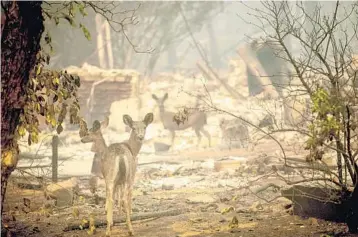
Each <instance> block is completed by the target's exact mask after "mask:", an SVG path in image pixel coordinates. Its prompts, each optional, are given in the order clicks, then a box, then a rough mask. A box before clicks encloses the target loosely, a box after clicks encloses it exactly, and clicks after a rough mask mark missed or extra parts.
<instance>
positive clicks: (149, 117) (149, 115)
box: [143, 113, 154, 126]
mask: <svg viewBox="0 0 358 237" xmlns="http://www.w3.org/2000/svg"><path fill="white" fill-rule="evenodd" d="M153 118H154V115H153V113H147V115H146V116H145V117H144V120H143V122H144V123H145V125H147V126H148V125H149V124H150V123H152V122H153Z"/></svg>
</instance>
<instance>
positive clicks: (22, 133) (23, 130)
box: [18, 126, 26, 137]
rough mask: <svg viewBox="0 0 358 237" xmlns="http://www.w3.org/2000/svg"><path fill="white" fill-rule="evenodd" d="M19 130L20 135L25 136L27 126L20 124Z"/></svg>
mask: <svg viewBox="0 0 358 237" xmlns="http://www.w3.org/2000/svg"><path fill="white" fill-rule="evenodd" d="M18 132H19V135H20V136H21V137H23V136H24V135H25V133H26V129H25V127H23V126H20V127H19V128H18Z"/></svg>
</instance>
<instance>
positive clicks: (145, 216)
mask: <svg viewBox="0 0 358 237" xmlns="http://www.w3.org/2000/svg"><path fill="white" fill-rule="evenodd" d="M188 210H189V209H180V210H168V211H162V212H149V213H139V214H135V215H132V217H131V220H132V221H139V220H145V219H152V218H160V217H165V216H177V215H180V214H182V213H186V212H188ZM125 222H126V218H125V217H121V218H113V225H116V224H121V223H125ZM103 226H107V220H106V219H105V218H102V219H98V220H95V227H96V228H98V227H103ZM88 228H89V223H88V222H87V223H86V224H83V222H75V223H73V224H70V225H68V226H67V227H66V228H65V229H64V230H63V231H64V232H68V231H73V230H83V229H88Z"/></svg>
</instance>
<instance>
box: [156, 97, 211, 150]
mask: <svg viewBox="0 0 358 237" xmlns="http://www.w3.org/2000/svg"><path fill="white" fill-rule="evenodd" d="M152 98H153V99H154V100H155V101H156V103H157V105H158V107H159V116H160V120H161V122H162V124H163V126H164V129H167V130H169V131H170V133H171V137H172V139H171V147H170V149H171V150H173V146H174V139H175V131H179V130H185V129H188V128H190V127H191V128H193V130H194V131H195V134H196V136H197V138H198V143H197V147H199V144H200V142H201V133H203V134H204V135H205V136H206V137H207V138H208V140H209V147H211V136H210V134H209V132H208V131H206V130H205V129H204V126H205V125H206V124H207V115H206V114H205V113H204V112H202V111H195V112H194V113H192V114H191V115H190V116H189V117H188V120H186V121H184V123H181V124H179V125H178V124H177V123H176V122H175V121H174V120H173V118H174V115H175V113H174V112H171V111H167V110H166V109H165V106H164V102H165V101H166V100H167V99H168V93H165V95H164V96H163V97H162V98H158V97H157V96H156V95H155V94H152ZM197 104H198V103H197Z"/></svg>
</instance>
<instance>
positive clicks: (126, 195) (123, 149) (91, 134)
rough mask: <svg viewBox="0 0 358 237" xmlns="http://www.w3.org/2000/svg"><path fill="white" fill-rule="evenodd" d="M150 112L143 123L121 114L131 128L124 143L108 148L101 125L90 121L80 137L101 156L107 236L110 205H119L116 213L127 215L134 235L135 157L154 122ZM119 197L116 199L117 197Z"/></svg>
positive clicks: (109, 232) (107, 232)
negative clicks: (115, 201) (91, 124)
mask: <svg viewBox="0 0 358 237" xmlns="http://www.w3.org/2000/svg"><path fill="white" fill-rule="evenodd" d="M153 117H154V116H153V113H148V114H146V116H145V117H144V119H143V121H133V120H132V118H131V117H130V116H129V115H123V122H124V124H126V125H127V126H129V127H130V128H131V133H130V137H129V139H128V140H127V141H125V142H121V143H113V144H111V145H109V146H107V145H106V142H105V140H104V138H103V135H102V132H101V123H100V122H99V121H98V120H95V121H94V122H93V126H92V128H91V129H90V130H89V131H88V132H87V134H86V135H85V136H83V137H82V139H81V142H82V143H94V144H96V145H94V147H95V149H94V150H95V152H96V153H99V154H101V170H102V174H103V177H104V180H105V184H106V205H105V211H106V219H107V229H106V236H110V235H111V227H112V226H113V202H114V200H115V199H118V197H119V199H120V201H119V202H118V209H119V213H121V212H122V207H123V208H124V210H125V214H126V223H127V228H128V234H129V235H130V236H132V235H133V227H132V223H131V218H130V216H131V214H132V190H133V184H134V178H135V174H136V170H137V164H138V158H137V155H138V153H139V151H140V149H141V147H142V144H143V141H144V137H145V133H146V128H147V127H148V125H149V124H151V123H152V122H153ZM117 195H118V196H117Z"/></svg>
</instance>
